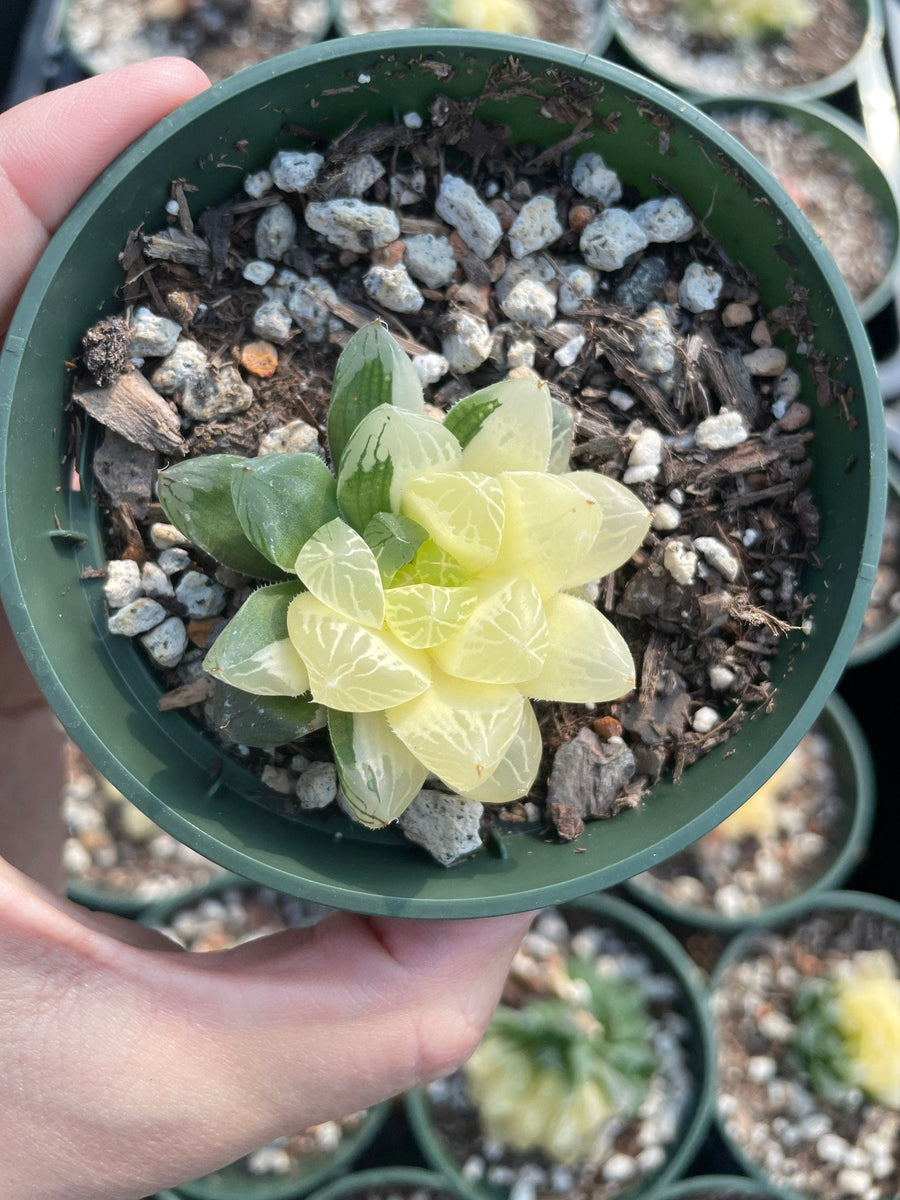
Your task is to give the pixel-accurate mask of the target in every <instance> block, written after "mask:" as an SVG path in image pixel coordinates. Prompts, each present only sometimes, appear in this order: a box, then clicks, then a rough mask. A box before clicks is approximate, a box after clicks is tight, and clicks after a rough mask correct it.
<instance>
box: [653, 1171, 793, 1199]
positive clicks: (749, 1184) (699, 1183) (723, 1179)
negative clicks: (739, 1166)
mask: <svg viewBox="0 0 900 1200" xmlns="http://www.w3.org/2000/svg"><path fill="white" fill-rule="evenodd" d="M720 1192H732V1193H733V1194H734V1195H735V1196H748V1197H750V1198H751V1200H772V1197H773V1196H774V1192H772V1190H771V1189H770V1188H767V1187H765V1186H764V1185H762V1184H761V1183H758V1182H757V1181H756V1180H755V1179H748V1178H747V1177H746V1176H745V1175H696V1176H694V1177H693V1178H691V1179H679V1180H678V1182H677V1183H675V1184H672V1186H671V1187H668V1188H665V1189H664V1190H663V1191H661V1192H655V1193H654V1195H653V1200H684V1197H685V1196H689V1197H692V1198H693V1197H694V1196H703V1195H710V1196H715V1195H716V1194H717V1193H720Z"/></svg>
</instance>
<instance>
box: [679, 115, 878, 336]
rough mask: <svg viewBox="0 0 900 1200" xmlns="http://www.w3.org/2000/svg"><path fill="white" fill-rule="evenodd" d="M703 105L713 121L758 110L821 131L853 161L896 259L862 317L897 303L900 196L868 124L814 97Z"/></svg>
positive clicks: (864, 302) (862, 307)
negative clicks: (875, 151) (876, 153)
mask: <svg viewBox="0 0 900 1200" xmlns="http://www.w3.org/2000/svg"><path fill="white" fill-rule="evenodd" d="M698 107H700V108H702V109H703V111H704V112H706V113H708V114H709V115H710V116H711V117H712V118H713V120H718V117H719V114H723V115H727V116H732V115H734V114H735V113H738V112H745V111H747V110H757V111H760V112H762V113H763V115H764V116H766V117H768V118H770V119H772V120H778V121H790V122H791V123H792V124H793V125H796V126H798V127H799V128H800V129H802V130H803V131H804V132H805V133H808V134H815V135H816V136H817V137H818V138H820V139H821V141H822V142H824V144H825V145H826V146H827V148H828V149H829V150H830V151H831V152H832V153H833V154H834V155H835V156H836V157H837V158H839V159H841V160H842V161H844V162H846V163H848V164H849V165H850V167H851V168H852V170H853V174H854V176H855V178H856V180H857V182H858V183H859V184H860V186H861V187H863V188H864V189H865V191H866V192H867V193H868V195H869V196H870V197H871V198H872V200H873V201H874V203H875V207H876V209H877V211H878V214H879V216H880V217H881V219H882V220H883V221H884V223H885V226H886V228H887V229H888V230H889V231H890V234H889V237H890V261H889V264H888V266H887V268H886V270H885V273H884V277H883V278H882V280H881V282H880V283H879V284H878V285H877V286H876V287H875V288H874V289H873V290H872V291H871V292H869V294H868V295H867V296H864V297H862V299H860V300H858V301H857V304H858V306H859V312H860V316H861V317H862V319H863V320H864V321H869V320H871V319H872V317H874V316H875V314H876V313H878V312H880V311H881V310H882V309H883V308H884V307H885V305H886V304H889V303H890V302H891V301H892V299H893V295H894V287H895V284H896V274H897V268H898V264H900V198H898V194H897V188H896V186H895V184H894V183H893V182H892V181H891V179H890V178H889V177H888V175H887V174H886V173H885V171H884V170H882V168H881V167H880V166H879V165H878V163H877V162H876V161H875V159H874V158H873V156H872V154H871V153H870V151H869V149H868V142H867V140H866V131H865V130H864V129H863V127H862V126H861V125H860V124H858V123H857V122H856V121H853V120H851V119H850V118H849V117H847V116H845V115H844V114H843V113H841V112H839V111H838V110H837V109H835V108H832V107H831V106H829V105H826V104H821V103H816V102H814V101H811V102H809V103H806V104H799V103H798V104H790V103H788V102H786V101H784V100H780V99H778V100H776V99H769V98H766V97H763V96H752V97H740V98H738V97H731V98H728V99H717V100H703V101H700V102H699V105H698Z"/></svg>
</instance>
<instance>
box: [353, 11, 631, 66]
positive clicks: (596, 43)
mask: <svg viewBox="0 0 900 1200" xmlns="http://www.w3.org/2000/svg"><path fill="white" fill-rule="evenodd" d="M332 2H333V5H334V24H335V29H336V30H337V33H338V34H339V35H340V36H341V37H358V36H359V35H360V32H364V33H368V32H375V30H374V29H373V30H363V31H360V30H359V28H358V26H357V25H356V24H355V23H354V22H353V21H352V20H350V19H348V17H347V15H346V0H332ZM427 7H428V0H421V11H422V15H423V19H422V20H421V21H418V22H416V27H417V28H431V26H430V24H429V21H428V19H427ZM594 8H595V11H594V21H593V28H592V30H591V33H590V36H589V37H588V38H587V45H586V46H585V49H586V50H587V51H588V53H589V54H597V55H602V54H603V53H604V51H605V50H606V48H607V47H608V46H609V43H610V42H611V41H612V36H613V18H612V13H611V11H610V6H609V2H608V0H595V5H594ZM379 28H381V29H382V30H385V31H386V32H387V29H386V26H385V25H383V24H382V25H381V26H380V27H379ZM460 33H461V34H462V36H463V38H464V39H465V38H467V37H468V33H469V31H468V30H461V31H460ZM547 40H548V41H550V42H552V41H553V39H552V38H548V39H547Z"/></svg>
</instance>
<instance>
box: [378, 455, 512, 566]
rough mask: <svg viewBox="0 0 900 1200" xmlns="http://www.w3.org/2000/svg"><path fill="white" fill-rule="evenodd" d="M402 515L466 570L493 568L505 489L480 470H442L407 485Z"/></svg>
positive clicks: (498, 547) (499, 534) (500, 536)
mask: <svg viewBox="0 0 900 1200" xmlns="http://www.w3.org/2000/svg"><path fill="white" fill-rule="evenodd" d="M400 511H401V512H402V513H403V515H404V516H406V517H410V518H411V519H412V520H413V521H417V522H418V524H419V525H421V526H422V527H423V528H424V529H427V530H428V533H429V534H430V535H431V538H432V539H433V540H434V541H435V542H437V544H438V545H439V546H443V547H444V549H445V550H448V551H449V552H450V553H451V554H452V555H453V556H454V558H456V559H457V561H458V562H459V563H461V564H462V566H463V567H465V569H466V570H467V571H471V572H473V573H474V572H476V571H481V570H483V569H484V567H487V566H489V565H490V564H491V563H492V562H493V561H494V559H495V558H496V557H497V554H498V552H499V550H500V539H501V538H502V536H503V489H502V488H501V486H500V484H499V482H498V481H497V480H496V479H494V478H492V477H491V476H490V475H485V474H483V473H482V472H479V471H440V472H436V473H434V474H432V475H424V476H421V477H420V478H418V479H414V480H413V481H412V482H411V483H408V484H407V485H406V487H405V488H404V490H403V499H402V501H401V506H400Z"/></svg>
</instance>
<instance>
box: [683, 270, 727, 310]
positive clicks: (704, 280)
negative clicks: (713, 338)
mask: <svg viewBox="0 0 900 1200" xmlns="http://www.w3.org/2000/svg"><path fill="white" fill-rule="evenodd" d="M724 282H725V281H724V280H723V279H722V276H721V275H720V274H719V272H718V271H717V270H716V269H715V267H711V266H709V265H704V264H703V263H698V262H695V263H691V264H690V266H689V267H688V268H687V270H686V271H685V273H684V275H683V276H682V278H681V283H680V284H679V285H678V303H679V304H680V305H681V307H682V308H686V309H688V311H689V312H692V313H704V312H712V311H714V310H715V308H716V306H717V305H718V303H719V296H720V295H721V294H722V286H723V284H724Z"/></svg>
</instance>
